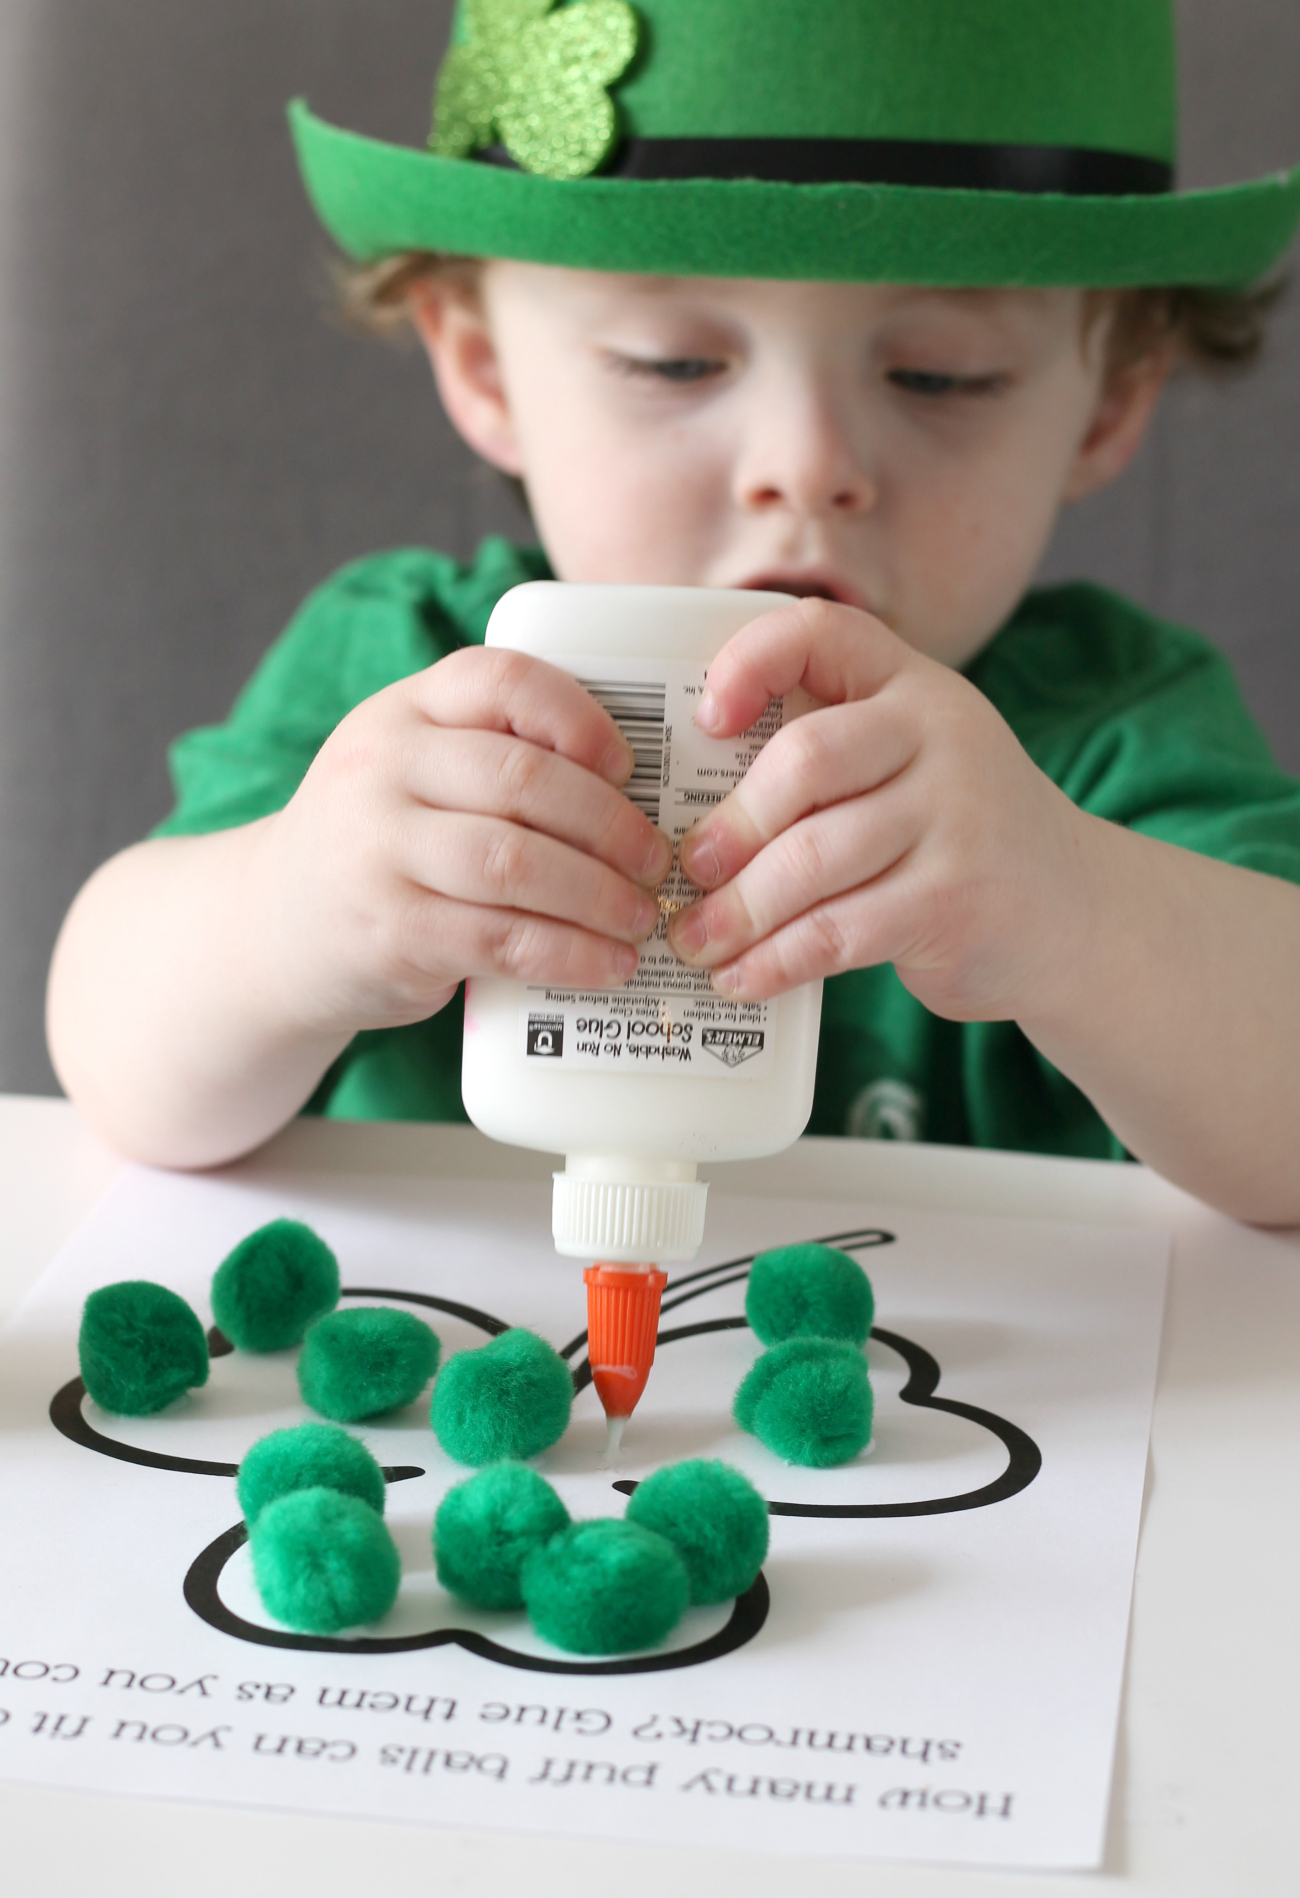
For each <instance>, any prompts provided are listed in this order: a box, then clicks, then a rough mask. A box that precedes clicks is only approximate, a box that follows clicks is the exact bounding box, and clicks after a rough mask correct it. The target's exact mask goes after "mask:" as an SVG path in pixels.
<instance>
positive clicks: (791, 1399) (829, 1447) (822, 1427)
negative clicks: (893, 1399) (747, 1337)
mask: <svg viewBox="0 0 1300 1898" xmlns="http://www.w3.org/2000/svg"><path fill="white" fill-rule="evenodd" d="M872 1408H873V1406H872V1396H871V1380H870V1378H869V1377H868V1375H867V1364H866V1359H865V1358H864V1357H863V1355H862V1353H861V1352H860V1351H857V1350H855V1349H854V1347H853V1346H852V1345H851V1344H840V1343H837V1342H836V1341H835V1340H834V1339H831V1338H790V1339H789V1340H787V1342H786V1343H785V1344H778V1345H775V1346H773V1348H772V1350H770V1351H765V1352H764V1353H763V1356H762V1357H761V1358H760V1359H759V1360H758V1362H757V1364H755V1365H754V1366H753V1368H752V1369H751V1370H750V1372H749V1375H748V1376H747V1377H746V1378H745V1380H744V1382H743V1383H742V1384H741V1386H740V1389H739V1390H738V1391H737V1392H736V1401H735V1405H734V1407H733V1411H734V1415H735V1419H736V1422H737V1423H738V1424H739V1425H740V1427H741V1429H742V1430H748V1431H750V1432H752V1434H753V1435H754V1436H756V1437H757V1438H758V1440H759V1442H760V1443H763V1444H766V1446H767V1448H768V1449H769V1450H771V1451H772V1452H773V1453H774V1454H775V1455H776V1456H779V1457H782V1458H783V1459H784V1460H785V1461H786V1462H787V1463H799V1464H803V1465H804V1466H805V1467H807V1468H809V1469H831V1468H833V1467H834V1466H835V1465H836V1464H839V1463H847V1462H848V1461H849V1459H850V1457H855V1456H856V1455H857V1454H858V1452H859V1451H860V1450H864V1449H865V1448H866V1446H867V1444H868V1443H870V1441H871V1419H872Z"/></svg>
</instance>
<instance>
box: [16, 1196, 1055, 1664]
mask: <svg viewBox="0 0 1300 1898" xmlns="http://www.w3.org/2000/svg"><path fill="white" fill-rule="evenodd" d="M812 1243H815V1244H817V1245H834V1246H839V1247H840V1248H841V1249H842V1250H844V1251H846V1252H859V1251H867V1250H871V1249H873V1248H875V1247H878V1246H882V1245H893V1244H894V1243H895V1235H894V1234H893V1233H892V1232H887V1231H885V1230H884V1229H883V1228H882V1227H874V1226H873V1227H857V1228H854V1229H853V1230H852V1231H849V1232H841V1233H829V1234H826V1235H825V1236H824V1237H823V1238H821V1239H818V1240H816V1241H813V1242H812ZM755 1256H756V1255H755V1254H754V1253H752V1252H751V1253H744V1254H742V1255H741V1256H739V1257H738V1258H734V1259H727V1260H724V1261H723V1262H722V1263H721V1264H719V1265H710V1266H703V1267H701V1268H700V1269H699V1270H697V1271H695V1272H689V1273H687V1274H686V1275H685V1276H684V1277H682V1278H679V1279H676V1280H674V1281H672V1282H671V1283H670V1284H669V1286H668V1288H667V1290H668V1292H669V1294H670V1296H669V1297H667V1298H666V1299H665V1301H664V1304H663V1306H662V1308H661V1309H662V1311H663V1312H665V1313H666V1312H670V1311H676V1310H678V1309H680V1307H681V1306H683V1305H687V1304H690V1303H691V1302H692V1301H693V1300H695V1299H697V1298H702V1297H704V1296H705V1295H706V1294H707V1293H709V1292H713V1291H718V1290H721V1289H722V1288H723V1287H725V1286H728V1285H738V1284H743V1283H744V1281H745V1280H746V1279H747V1278H748V1276H749V1268H750V1267H751V1266H752V1264H753V1262H754V1258H755ZM673 1294H675V1296H674V1295H673ZM340 1297H341V1298H369V1299H376V1298H380V1299H389V1300H391V1301H392V1302H394V1303H401V1304H414V1305H422V1306H425V1307H426V1308H428V1309H429V1310H432V1311H440V1312H445V1313H446V1314H447V1315H448V1316H449V1317H455V1318H460V1319H462V1320H464V1321H465V1322H467V1323H468V1324H471V1325H473V1326H475V1327H476V1328H477V1329H478V1330H480V1331H484V1332H486V1333H487V1335H488V1336H489V1337H496V1336H499V1335H500V1333H501V1332H503V1331H506V1330H508V1329H509V1327H508V1325H507V1324H506V1322H505V1321H504V1320H503V1319H500V1318H496V1317H494V1316H493V1315H492V1314H491V1313H489V1312H481V1311H477V1310H475V1308H474V1307H473V1306H470V1305H463V1304H459V1303H457V1302H456V1301H454V1300H452V1299H444V1298H437V1297H434V1296H433V1295H432V1294H430V1293H426V1292H401V1291H393V1290H386V1289H381V1288H379V1287H376V1286H348V1287H345V1288H344V1290H343V1291H342V1292H341V1293H340ZM745 1325H746V1321H745V1319H744V1318H743V1317H727V1318H712V1319H705V1320H702V1321H700V1322H698V1323H696V1324H691V1325H680V1326H675V1327H672V1328H670V1329H668V1330H661V1331H660V1332H659V1334H658V1338H657V1340H656V1342H657V1344H658V1345H660V1346H664V1345H669V1344H672V1343H674V1342H676V1341H677V1340H680V1339H682V1338H692V1337H699V1336H701V1335H703V1334H705V1333H707V1332H713V1331H733V1330H743V1329H745ZM871 1336H872V1337H873V1338H874V1339H875V1340H876V1341H877V1342H878V1343H880V1344H883V1345H886V1346H888V1348H889V1349H890V1350H892V1351H895V1352H896V1353H897V1354H898V1355H899V1356H900V1357H902V1359H903V1361H904V1363H905V1364H906V1365H907V1367H908V1379H907V1382H906V1384H905V1385H904V1386H903V1388H902V1390H901V1391H900V1392H899V1399H900V1401H901V1402H902V1403H905V1404H913V1405H916V1406H917V1407H918V1408H921V1409H928V1410H940V1411H945V1412H947V1413H948V1414H949V1415H950V1416H956V1417H962V1418H964V1419H966V1421H967V1422H970V1423H974V1424H977V1425H978V1426H979V1427H980V1428H981V1429H984V1430H987V1431H989V1432H990V1433H991V1434H992V1435H993V1436H995V1437H997V1438H998V1439H999V1440H1000V1441H1001V1442H1002V1443H1003V1444H1004V1445H1005V1447H1006V1450H1007V1465H1006V1468H1005V1469H1004V1470H1003V1472H1002V1474H1001V1475H1000V1476H998V1477H995V1478H994V1479H993V1480H992V1481H991V1482H989V1483H985V1484H982V1485H981V1486H980V1487H979V1488H978V1489H973V1490H966V1491H964V1492H962V1493H961V1494H959V1495H956V1496H940V1497H933V1498H930V1499H928V1500H925V1501H921V1502H912V1503H844V1504H822V1503H788V1502H780V1501H769V1503H768V1509H769V1511H770V1512H771V1514H772V1515H775V1516H821V1517H838V1518H850V1519H858V1518H862V1517H874V1516H934V1515H945V1514H949V1513H951V1512H953V1511H956V1510H966V1509H983V1508H988V1507H989V1506H990V1505H992V1504H995V1503H999V1502H1005V1501H1007V1500H1008V1498H1010V1497H1012V1496H1015V1495H1018V1494H1019V1492H1020V1491H1021V1490H1023V1489H1027V1488H1028V1486H1029V1485H1030V1483H1032V1482H1033V1481H1034V1478H1035V1477H1036V1476H1037V1475H1038V1472H1039V1470H1040V1469H1041V1467H1042V1460H1043V1459H1042V1452H1041V1451H1040V1450H1039V1448H1038V1445H1037V1444H1036V1443H1035V1442H1034V1440H1033V1438H1032V1437H1030V1436H1029V1435H1028V1433H1027V1432H1026V1431H1024V1430H1022V1429H1021V1428H1020V1427H1019V1425H1018V1424H1013V1423H1011V1422H1009V1421H1008V1420H1007V1419H1006V1418H1004V1417H999V1416H998V1415H997V1414H996V1413H995V1412H994V1411H990V1410H983V1409H981V1408H980V1407H979V1406H977V1405H975V1404H966V1403H962V1402H960V1401H958V1400H956V1399H954V1398H947V1397H937V1396H936V1395H935V1392H936V1390H937V1388H938V1385H939V1380H940V1376H941V1372H940V1367H939V1363H938V1360H937V1359H936V1358H934V1357H933V1356H931V1354H930V1353H929V1352H928V1351H926V1350H925V1349H924V1348H923V1347H922V1346H920V1345H918V1344H915V1343H914V1342H913V1341H912V1340H911V1339H909V1338H904V1337H902V1336H901V1335H900V1334H899V1333H897V1332H894V1331H886V1330H884V1329H883V1328H882V1327H881V1326H878V1325H873V1326H872V1330H871ZM208 1340H209V1349H210V1351H211V1354H212V1356H213V1357H214V1358H219V1357H224V1356H226V1355H228V1354H229V1353H230V1351H231V1350H232V1348H233V1347H232V1346H231V1344H230V1342H229V1340H228V1339H226V1338H225V1337H224V1336H223V1335H222V1333H221V1332H220V1331H218V1330H217V1329H216V1327H215V1326H214V1327H213V1328H212V1330H211V1331H210V1332H209V1334H208ZM586 1341H587V1334H586V1332H585V1331H583V1332H579V1334H578V1336H577V1337H576V1338H574V1339H572V1340H571V1341H570V1342H569V1343H568V1344H567V1345H565V1346H564V1347H563V1349H562V1351H561V1354H560V1355H561V1356H562V1357H564V1358H565V1359H569V1360H571V1359H573V1358H574V1357H576V1355H577V1353H578V1352H579V1351H581V1350H582V1348H583V1346H584V1345H585V1344H586ZM573 1381H574V1390H575V1394H576V1393H577V1392H579V1391H582V1390H585V1389H586V1387H587V1385H588V1384H589V1383H590V1382H591V1366H590V1363H589V1362H588V1360H587V1358H586V1357H585V1356H584V1357H583V1358H582V1359H581V1360H580V1361H579V1363H578V1364H577V1365H576V1367H575V1368H574V1371H573ZM85 1395H86V1387H85V1384H84V1383H83V1381H82V1380H81V1378H79V1377H75V1378H72V1379H70V1380H69V1382H68V1383H66V1384H64V1385H63V1386H62V1387H61V1389H59V1390H58V1391H57V1392H56V1393H55V1395H54V1397H53V1398H52V1399H51V1401H50V1421H51V1423H52V1424H53V1425H54V1427H55V1429H56V1430H58V1431H59V1432H60V1433H61V1434H62V1435H63V1436H65V1437H67V1438H68V1439H69V1440H70V1441H71V1442H73V1443H76V1444H78V1445H79V1446H80V1447H81V1448H83V1449H88V1450H93V1451H95V1452H96V1453H97V1454H98V1455H101V1456H110V1457H116V1458H118V1459H119V1460H120V1461H123V1462H127V1463H139V1464H143V1465H145V1466H146V1467H148V1468H153V1469H161V1470H169V1471H174V1472H178V1473H181V1474H187V1475H196V1476H223V1477H226V1478H234V1477H235V1476H237V1475H238V1473H239V1466H238V1465H237V1464H234V1463H211V1462H204V1461H201V1460H199V1459H198V1458H190V1457H176V1456H169V1455H165V1454H163V1453H162V1452H159V1451H152V1450H143V1449H141V1448H140V1447H139V1446H138V1445H135V1444H130V1443H124V1442H123V1441H121V1440H120V1439H119V1438H116V1437H107V1436H104V1435H103V1434H102V1433H101V1432H99V1431H98V1430H96V1429H95V1427H94V1425H93V1424H91V1423H90V1422H88V1420H87V1419H86V1417H85V1416H84V1414H83V1412H82V1408H81V1406H82V1401H83V1399H84V1397H85ZM425 1474H426V1472H425V1471H424V1470H422V1469H419V1468H416V1467H414V1466H409V1465H399V1466H395V1467H393V1468H390V1469H385V1470H384V1478H385V1481H386V1482H390V1483H400V1482H405V1481H407V1480H409V1479H410V1478H412V1477H417V1476H423V1475H425ZM612 1487H613V1488H614V1489H616V1490H618V1491H620V1492H621V1493H622V1494H624V1495H630V1494H631V1492H632V1491H633V1490H634V1489H635V1488H636V1484H635V1483H633V1482H630V1481H626V1480H620V1481H617V1482H615V1483H614V1484H613V1485H612ZM247 1539H248V1530H247V1527H246V1525H245V1524H244V1523H243V1522H242V1521H241V1522H238V1523H235V1524H234V1525H233V1526H232V1527H231V1528H229V1529H227V1530H225V1531H223V1533H222V1534H221V1535H219V1536H217V1537H216V1538H215V1539H214V1540H213V1541H212V1542H210V1543H209V1544H208V1546H207V1548H205V1549H204V1550H203V1551H202V1553H201V1554H200V1555H198V1556H197V1557H196V1558H195V1560H194V1561H193V1562H192V1563H191V1565H190V1567H189V1570H188V1572H187V1573H186V1576H185V1581H184V1585H183V1587H184V1595H185V1600H186V1602H187V1603H188V1605H189V1607H190V1608H191V1609H192V1610H193V1612H194V1613H195V1614H196V1615H198V1616H199V1618H200V1619H201V1620H203V1621H206V1622H207V1623H208V1625H209V1626H210V1627H212V1628H215V1629H216V1630H217V1631H218V1632H219V1633H221V1634H227V1635H230V1636H232V1637H233V1638H235V1639H237V1640H241V1641H247V1642H249V1643H252V1644H254V1645H257V1646H262V1647H277V1648H290V1649H299V1650H303V1649H305V1650H309V1651H312V1652H316V1653H342V1654H394V1653H409V1652H412V1651H415V1650H418V1649H425V1648H433V1647H445V1646H450V1645H454V1646H457V1647H461V1648H464V1649H465V1650H467V1651H468V1652H469V1653H472V1654H476V1655H478V1656H479V1657H480V1659H483V1660H488V1661H495V1662H498V1663H500V1664H501V1665H503V1666H506V1667H514V1668H520V1669H523V1670H525V1671H529V1672H534V1673H546V1674H581V1675H601V1674H605V1675H608V1674H648V1673H658V1672H663V1671H666V1670H673V1669H678V1668H684V1667H696V1666H699V1665H701V1664H702V1663H703V1662H705V1661H710V1660H715V1659H717V1658H718V1657H719V1656H720V1655H723V1654H730V1653H733V1652H734V1651H735V1650H736V1649H737V1648H740V1647H744V1646H745V1645H746V1644H747V1643H748V1642H750V1641H752V1640H753V1639H754V1636H755V1635H756V1634H758V1632H759V1631H760V1629H761V1628H762V1626H763V1624H764V1622H765V1621H766V1619H767V1614H768V1609H769V1607H770V1602H771V1597H770V1595H769V1592H768V1586H767V1581H766V1578H765V1577H764V1576H763V1575H762V1574H761V1573H760V1575H759V1576H758V1578H757V1580H756V1581H755V1582H754V1584H753V1586H752V1587H751V1588H750V1589H749V1590H748V1591H747V1592H746V1593H745V1594H744V1595H741V1596H738V1597H737V1600H736V1603H735V1606H734V1608H733V1609H732V1613H731V1617H730V1619H729V1621H728V1622H727V1624H726V1626H725V1627H723V1628H721V1629H719V1630H718V1631H717V1632H716V1633H715V1634H713V1635H711V1636H710V1637H709V1638H708V1639H707V1640H705V1641H700V1642H696V1643H695V1644H693V1645H692V1646H690V1647H685V1648H677V1649H670V1650H668V1651H667V1652H663V1653H659V1654H642V1655H636V1656H631V1657H627V1658H622V1659H616V1660H608V1661H562V1660H559V1659H558V1658H554V1659H553V1658H552V1657H550V1656H547V1655H536V1654H525V1653H522V1652H520V1651H519V1650H517V1649H514V1648H509V1647H506V1646H504V1645H503V1644H502V1643H500V1642H497V1641H493V1640H492V1639H491V1638H490V1636H487V1635H483V1634H479V1633H477V1632H476V1631H474V1630H473V1629H469V1628H438V1629H433V1630H430V1631H428V1632H426V1633H424V1634H418V1635H401V1636H382V1635H362V1636H357V1637H355V1638H354V1639H352V1640H341V1639H339V1638H337V1637H329V1636H317V1635H307V1634H294V1633H292V1632H291V1631H290V1630H288V1629H279V1628H268V1627H264V1626H262V1625H261V1624H259V1623H257V1622H251V1621H245V1620H243V1619H242V1618H241V1617H240V1616H238V1615H236V1614H234V1613H232V1611H231V1610H230V1609H229V1608H227V1606H226V1604H225V1603H224V1602H223V1601H222V1599H221V1595H220V1590H219V1583H220V1579H221V1574H222V1571H223V1570H224V1568H225V1566H226V1564H227V1563H228V1562H229V1561H230V1560H231V1558H232V1557H233V1556H234V1555H235V1554H236V1553H237V1552H238V1550H239V1549H241V1548H242V1547H243V1546H244V1543H245V1542H246V1541H247Z"/></svg>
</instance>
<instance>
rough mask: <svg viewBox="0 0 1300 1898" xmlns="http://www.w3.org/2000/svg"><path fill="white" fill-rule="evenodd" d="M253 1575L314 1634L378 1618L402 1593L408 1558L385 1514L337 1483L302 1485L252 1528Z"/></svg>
mask: <svg viewBox="0 0 1300 1898" xmlns="http://www.w3.org/2000/svg"><path fill="white" fill-rule="evenodd" d="M249 1542H250V1545H251V1547H252V1554H253V1577H254V1580H255V1581H256V1583H257V1588H258V1593H259V1594H260V1595H261V1597H262V1601H263V1603H264V1604H265V1606H266V1609H267V1612H268V1614H272V1615H274V1616H275V1618H276V1620H277V1621H282V1622H283V1623H284V1624H285V1626H286V1627H289V1628H301V1629H302V1630H303V1632H304V1633H306V1634H337V1633H338V1630H339V1629H340V1628H357V1627H360V1626H362V1624H363V1623H365V1622H367V1621H378V1620H379V1619H380V1617H381V1616H383V1615H386V1614H387V1613H388V1611H389V1609H390V1608H391V1607H392V1605H393V1603H394V1602H395V1601H396V1600H397V1590H398V1587H399V1585H400V1583H401V1579H402V1562H401V1557H400V1556H399V1555H398V1553H397V1544H396V1543H395V1542H394V1541H393V1538H392V1537H391V1536H390V1535H389V1533H388V1530H387V1529H386V1528H385V1527H384V1524H383V1521H382V1519H381V1518H380V1517H379V1516H377V1515H376V1514H375V1512H374V1510H373V1509H371V1508H370V1507H369V1505H368V1504H366V1503H363V1502H360V1501H358V1499H357V1498H356V1497H355V1496H341V1495H340V1494H339V1492H338V1490H336V1489H295V1490H293V1491H292V1492H291V1493H290V1494H289V1495H287V1496H281V1497H279V1498H278V1499H277V1501H275V1502H273V1503H268V1504H267V1505H266V1507H265V1509H263V1511H262V1513H261V1515H260V1516H259V1517H258V1519H257V1523H256V1526H255V1527H254V1528H253V1530H252V1531H251V1532H250V1535H249Z"/></svg>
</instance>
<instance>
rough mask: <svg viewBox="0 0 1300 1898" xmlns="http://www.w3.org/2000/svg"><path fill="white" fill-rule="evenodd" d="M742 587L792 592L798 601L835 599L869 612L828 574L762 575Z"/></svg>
mask: <svg viewBox="0 0 1300 1898" xmlns="http://www.w3.org/2000/svg"><path fill="white" fill-rule="evenodd" d="M741 586H742V588H744V589H745V590H746V591H748V592H754V593H792V594H793V595H794V596H795V598H796V599H799V600H834V601H835V602H836V603H837V604H838V605H840V606H856V607H858V608H859V609H861V610H864V611H865V610H867V609H866V602H865V601H864V600H863V599H861V598H860V597H859V595H858V594H857V593H855V592H854V590H853V588H852V587H849V586H846V585H845V584H844V582H843V581H841V580H838V579H833V578H831V577H830V576H829V575H827V574H825V573H760V574H758V575H756V576H755V577H754V579H752V580H742V581H741Z"/></svg>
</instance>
